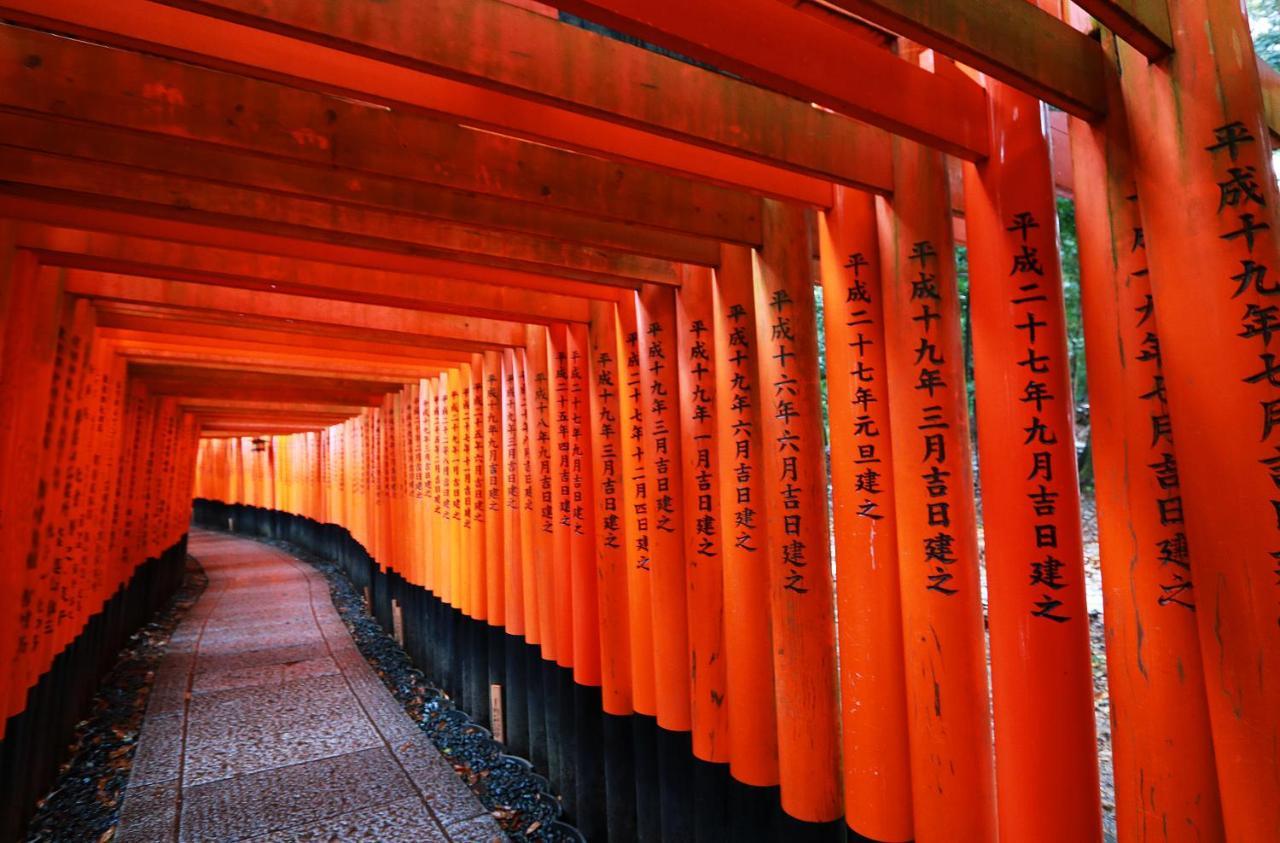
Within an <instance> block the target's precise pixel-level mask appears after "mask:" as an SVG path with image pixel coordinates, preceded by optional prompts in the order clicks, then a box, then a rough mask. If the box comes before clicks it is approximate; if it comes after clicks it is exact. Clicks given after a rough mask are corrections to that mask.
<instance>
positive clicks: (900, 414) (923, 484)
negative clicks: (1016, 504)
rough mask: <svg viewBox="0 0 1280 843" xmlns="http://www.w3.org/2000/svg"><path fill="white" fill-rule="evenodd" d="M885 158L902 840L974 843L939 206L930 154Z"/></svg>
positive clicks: (974, 601)
mask: <svg viewBox="0 0 1280 843" xmlns="http://www.w3.org/2000/svg"><path fill="white" fill-rule="evenodd" d="M894 163H895V173H896V178H897V184H898V189H897V190H896V191H895V192H894V199H893V202H892V203H889V202H885V201H882V200H880V201H878V204H877V215H878V219H879V231H880V237H881V245H880V256H881V261H882V262H883V265H884V276H883V279H884V284H883V294H884V320H885V332H886V352H887V363H888V374H889V378H888V382H887V385H888V394H889V411H890V420H891V425H890V428H891V435H892V437H893V442H894V443H895V450H896V454H897V459H895V460H894V463H893V479H894V490H895V505H896V515H897V520H898V548H899V565H900V588H901V593H902V623H903V646H904V652H905V658H906V664H907V671H906V683H907V724H908V728H907V734H908V738H909V743H910V748H911V784H912V792H913V806H914V807H913V811H914V821H915V834H916V838H917V839H919V840H947V839H961V840H972V841H975V843H978V842H979V841H992V840H995V839H996V815H995V781H994V768H993V758H992V742H991V716H990V709H989V701H988V697H987V671H986V652H985V651H986V647H985V646H984V631H983V623H982V602H981V601H982V596H981V593H980V591H979V579H978V546H977V535H976V525H975V516H974V504H973V492H972V490H973V476H972V469H971V467H970V466H971V465H972V462H971V456H970V450H969V419H968V408H967V406H966V399H965V384H964V359H963V352H962V350H961V342H960V303H959V300H958V299H957V296H956V287H955V259H954V251H953V245H952V240H951V219H950V206H951V203H950V199H949V197H948V191H947V180H946V171H945V168H944V165H943V160H942V157H941V156H940V155H937V154H936V153H932V152H929V151H928V150H925V149H923V148H920V147H917V146H914V145H912V144H908V143H905V142H903V143H899V144H898V145H897V149H896V155H895V159H894ZM918 282H923V283H925V284H926V285H927V286H926V287H924V288H922V287H921V286H918ZM934 291H936V292H937V295H938V298H937V299H934V298H933V297H932V295H930V294H931V293H932V292H934ZM922 351H923V353H922ZM935 361H940V362H935ZM939 380H940V381H941V382H942V385H938V384H937V382H938V381H939ZM927 384H934V386H933V388H932V389H930V388H929V386H927ZM917 387H919V388H917Z"/></svg>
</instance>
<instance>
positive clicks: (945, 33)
mask: <svg viewBox="0 0 1280 843" xmlns="http://www.w3.org/2000/svg"><path fill="white" fill-rule="evenodd" d="M829 2H830V3H831V5H833V6H837V7H839V8H841V9H844V10H846V11H848V12H850V13H852V14H854V15H857V16H858V17H861V18H865V19H866V20H868V21H871V22H872V23H874V24H876V25H877V26H883V27H884V28H886V29H889V30H892V31H893V32H897V33H898V34H900V35H904V36H906V37H907V38H910V39H911V40H912V41H915V42H917V43H919V44H922V45H924V46H926V47H931V48H933V49H935V50H937V51H938V52H940V53H942V54H944V55H948V56H951V57H952V58H955V59H957V60H959V61H961V62H963V63H964V64H967V65H969V66H970V67H973V68H976V69H977V70H980V71H982V72H983V73H986V74H987V75H988V76H991V77H992V78H993V79H999V80H1000V81H1002V82H1006V83H1008V84H1009V85H1012V86H1014V87H1015V88H1020V89H1021V90H1024V91H1026V92H1028V93H1030V94H1033V95H1034V96H1037V97H1039V98H1040V99H1042V100H1044V101H1045V102H1047V103H1049V104H1050V105H1055V106H1057V107H1058V108H1061V109H1062V110H1063V111H1066V112H1068V113H1070V114H1074V115H1075V116H1076V117H1081V118H1084V119H1086V120H1096V119H1098V118H1100V117H1102V116H1103V115H1104V114H1106V111H1107V98H1106V90H1105V86H1104V83H1103V61H1104V59H1103V55H1102V47H1101V46H1100V45H1099V44H1098V43H1097V42H1096V41H1094V40H1093V39H1091V38H1089V36H1087V35H1085V34H1083V33H1081V32H1077V31H1076V30H1075V29H1073V28H1071V27H1070V26H1068V25H1067V24H1066V23H1063V22H1062V21H1061V20H1059V19H1058V18H1057V17H1055V16H1054V15H1051V14H1049V13H1048V12H1045V11H1042V10H1041V9H1039V8H1037V7H1036V5H1035V3H1032V2H1028V0H981V2H975V0H928V2H922V0H829Z"/></svg>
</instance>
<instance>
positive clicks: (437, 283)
mask: <svg viewBox="0 0 1280 843" xmlns="http://www.w3.org/2000/svg"><path fill="white" fill-rule="evenodd" d="M16 243H17V245H18V247H19V248H23V249H28V250H30V251H33V252H34V253H35V254H36V255H37V257H38V258H39V259H40V262H41V263H42V264H43V265H46V266H63V267H71V268H76V269H90V270H95V271H102V272H114V273H119V274H121V275H140V276H144V277H148V278H165V279H169V280H172V281H190V282H192V283H196V284H216V285H219V286H226V287H238V288H241V289H247V290H262V291H264V292H270V291H275V292H281V293H292V294H294V295H304V296H312V297H314V298H334V299H341V300H344V301H353V302H359V303H364V304H380V305H386V306H388V307H401V308H409V309H423V310H433V311H436V312H440V313H457V314H464V315H471V316H480V317H489V318H498V319H512V318H518V319H521V320H526V321H530V322H539V323H549V322H585V321H586V320H587V314H588V313H589V305H588V304H587V301H586V300H585V299H583V298H578V297H574V296H568V295H560V294H557V293H551V292H546V291H536V292H535V291H531V290H522V289H518V288H512V287H501V286H496V285H492V284H483V283H480V282H476V281H460V280H457V279H441V278H434V277H424V276H420V275H409V274H407V273H398V272H384V271H382V270H377V269H364V268H356V267H345V266H339V265H337V264H331V263H324V262H321V261H306V260H300V259H296V258H282V257H275V256H271V255H258V254H254V253H252V252H241V251H234V250H231V249H216V248H211V247H206V246H190V245H187V244H185V243H171V242H166V241H162V240H150V239H146V238H141V237H126V236H123V235H117V234H102V233H97V232H88V231H77V230H74V229H65V228H57V227H53V226H43V225H33V224H29V223H23V224H19V225H18V227H17V235H16ZM581 286H582V287H584V288H586V290H595V289H597V288H596V287H593V286H589V285H585V284H583V285H581Z"/></svg>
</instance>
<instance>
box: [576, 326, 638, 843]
mask: <svg viewBox="0 0 1280 843" xmlns="http://www.w3.org/2000/svg"><path fill="white" fill-rule="evenodd" d="M586 356H587V359H588V364H589V365H588V368H589V372H590V375H589V389H590V396H589V398H590V400H589V408H590V409H589V412H588V414H587V424H588V426H589V427H590V430H591V452H592V466H593V473H594V475H595V480H596V486H595V526H596V570H597V574H596V576H597V584H598V587H599V590H598V605H599V621H600V679H601V709H602V711H603V713H604V721H603V734H602V741H601V744H602V746H603V761H604V765H603V766H604V780H605V790H606V794H605V810H606V814H607V833H608V836H609V838H610V839H619V840H631V839H633V838H634V837H635V836H636V808H635V766H634V761H633V755H634V747H633V742H632V731H633V730H632V719H633V717H632V715H633V712H634V709H633V707H632V670H631V628H630V622H629V621H628V618H627V615H628V613H629V609H628V599H629V598H628V596H627V587H628V567H629V565H628V563H629V553H628V538H629V537H628V528H627V518H626V513H625V512H624V509H625V507H626V506H627V500H626V495H625V487H626V483H627V479H626V477H625V474H624V469H623V459H622V454H623V449H624V448H625V447H626V446H625V445H624V436H625V433H624V432H625V431H626V430H627V429H628V426H629V425H628V422H627V421H626V419H625V418H623V414H622V406H621V395H620V393H621V392H622V390H624V389H625V388H626V387H625V385H624V384H623V379H624V378H625V377H626V374H625V370H624V368H623V364H624V358H623V345H622V337H621V334H620V325H619V319H618V305H616V304H614V303H612V302H592V304H591V332H590V341H589V343H588V347H587V354H586Z"/></svg>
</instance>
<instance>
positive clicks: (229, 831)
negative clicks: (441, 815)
mask: <svg viewBox="0 0 1280 843" xmlns="http://www.w3.org/2000/svg"><path fill="white" fill-rule="evenodd" d="M412 796H413V790H412V787H411V786H410V784H409V780H408V779H407V778H406V777H405V775H404V773H403V772H402V771H401V770H400V767H399V765H398V764H396V763H395V760H394V759H393V758H392V757H391V754H390V753H389V752H387V750H386V749H385V748H378V749H369V750H365V751H363V752H355V753H351V754H347V755H339V756H336V757H333V758H325V759H321V760H318V761H311V762H308V763H305V764H296V765H293V766H290V767H281V768H278V769H274V770H266V771H263V772H258V773H252V774H249V775H243V776H235V777H233V778H229V779H223V780H221V781H217V782H211V783H209V784H202V785H197V786H195V787H187V788H185V789H184V791H183V801H182V836H181V839H182V840H184V841H185V840H195V841H205V840H213V839H230V840H239V839H242V838H245V837H253V836H257V835H263V834H267V833H270V832H273V831H281V830H284V829H287V828H291V827H294V826H298V825H301V824H308V823H317V822H320V821H323V820H327V819H330V818H334V817H339V816H341V815H343V814H348V813H350V812H352V811H355V810H357V809H361V808H368V807H373V806H376V805H383V804H386V803H388V802H393V801H397V800H402V799H405V798H409V797H412ZM329 839H335V838H329Z"/></svg>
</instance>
